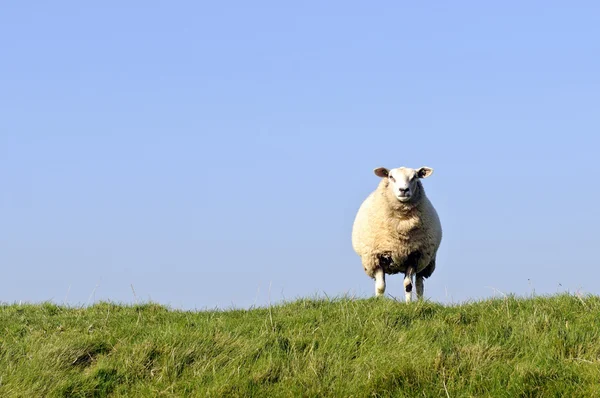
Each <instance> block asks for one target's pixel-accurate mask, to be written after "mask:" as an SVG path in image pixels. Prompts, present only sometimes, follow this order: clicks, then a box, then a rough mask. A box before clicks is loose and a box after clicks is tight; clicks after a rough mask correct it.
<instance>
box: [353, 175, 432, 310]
mask: <svg viewBox="0 0 600 398" xmlns="http://www.w3.org/2000/svg"><path fill="white" fill-rule="evenodd" d="M373 171H374V173H375V175H376V176H378V177H381V182H380V183H379V185H378V187H377V189H375V191H373V192H372V193H371V194H370V195H369V196H368V197H367V199H365V201H364V202H363V203H362V205H361V206H360V208H359V210H358V213H357V215H356V219H355V220H354V225H353V227H352V246H353V248H354V251H355V252H356V253H357V254H358V255H359V256H360V258H361V260H362V265H363V268H364V270H365V272H366V274H367V275H368V276H370V277H371V278H373V279H375V294H376V296H381V295H383V294H384V293H385V274H390V275H391V274H397V273H400V272H402V273H404V274H405V278H404V295H405V300H406V302H407V303H408V302H410V301H411V299H412V280H413V275H415V274H416V285H417V298H418V299H422V298H423V279H424V278H428V277H430V276H431V274H432V273H433V271H434V270H435V259H436V254H437V250H438V248H439V246H440V243H441V241H442V227H441V224H440V219H439V217H438V215H437V212H436V211H435V209H434V207H433V205H432V204H431V202H430V201H429V199H428V198H427V196H426V195H425V191H424V189H423V185H422V183H421V179H422V178H427V177H429V176H430V175H431V174H432V173H433V169H431V168H429V167H421V168H419V169H416V170H415V169H411V168H406V167H400V168H396V169H392V170H388V169H386V168H385V167H379V168H376V169H375V170H373Z"/></svg>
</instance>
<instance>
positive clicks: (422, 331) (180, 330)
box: [0, 295, 600, 397]
mask: <svg viewBox="0 0 600 398" xmlns="http://www.w3.org/2000/svg"><path fill="white" fill-rule="evenodd" d="M106 395H111V396H125V395H127V396H214V397H220V396H289V397H291V396H308V397H321V396H344V397H367V396H381V397H385V396H407V397H418V396H425V397H446V396H450V397H465V396H493V397H519V396H523V397H530V396H544V397H552V396H565V397H566V396H568V397H576V396H596V397H598V396H600V297H596V296H588V297H581V298H579V297H575V296H569V295H560V296H554V297H535V298H531V299H517V298H513V297H509V298H506V299H495V300H489V301H482V302H476V303H470V304H464V305H456V306H442V305H440V304H434V303H426V302H425V303H412V304H410V305H405V304H403V303H398V302H396V301H394V300H391V299H380V300H377V299H367V300H352V299H337V300H321V299H319V300H308V299H307V300H299V301H295V302H292V303H287V304H283V305H280V306H274V307H272V308H270V309H269V308H261V309H253V310H234V311H206V312H182V311H172V310H168V309H167V308H165V307H162V306H159V305H155V304H144V305H137V306H122V305H117V304H112V303H100V304H97V305H94V306H92V307H89V308H66V307H60V306H56V305H54V304H49V303H46V304H41V305H5V306H0V396H2V397H5V396H6V397H11V396H21V397H38V396H82V397H83V396H106Z"/></svg>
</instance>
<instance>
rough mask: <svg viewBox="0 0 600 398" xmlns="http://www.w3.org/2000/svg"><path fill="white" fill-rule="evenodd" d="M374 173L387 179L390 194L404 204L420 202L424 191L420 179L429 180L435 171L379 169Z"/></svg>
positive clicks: (428, 169)
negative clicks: (419, 199)
mask: <svg viewBox="0 0 600 398" xmlns="http://www.w3.org/2000/svg"><path fill="white" fill-rule="evenodd" d="M373 171H374V172H375V175H376V176H378V177H381V178H385V179H386V186H387V188H388V189H389V192H390V193H391V194H392V195H393V196H394V197H395V198H396V199H398V201H400V202H402V203H406V202H411V201H416V200H418V198H419V196H420V193H421V189H422V187H421V183H420V181H419V179H421V178H427V177H429V176H430V175H431V173H433V169H431V168H429V167H421V168H419V169H410V168H408V167H399V168H397V169H391V170H388V169H386V168H385V167H378V168H376V169H375V170H373Z"/></svg>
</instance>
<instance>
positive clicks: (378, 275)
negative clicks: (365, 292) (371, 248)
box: [375, 268, 385, 297]
mask: <svg viewBox="0 0 600 398" xmlns="http://www.w3.org/2000/svg"><path fill="white" fill-rule="evenodd" d="M383 293H385V274H384V272H383V269H382V268H379V269H377V271H375V295H376V296H377V297H380V296H383Z"/></svg>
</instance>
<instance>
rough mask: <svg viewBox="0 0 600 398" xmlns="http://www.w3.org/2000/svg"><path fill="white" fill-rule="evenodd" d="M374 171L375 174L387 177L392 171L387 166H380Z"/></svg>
mask: <svg viewBox="0 0 600 398" xmlns="http://www.w3.org/2000/svg"><path fill="white" fill-rule="evenodd" d="M373 173H375V175H376V176H377V177H381V178H385V177H387V176H388V174H389V173H390V171H389V170H388V169H386V168H385V167H378V168H376V169H375V170H373Z"/></svg>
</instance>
